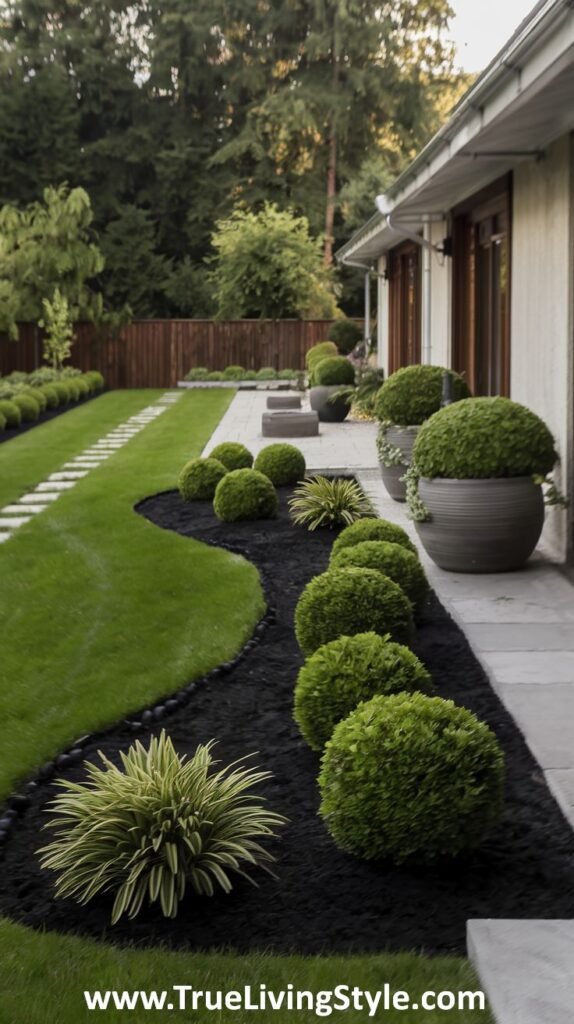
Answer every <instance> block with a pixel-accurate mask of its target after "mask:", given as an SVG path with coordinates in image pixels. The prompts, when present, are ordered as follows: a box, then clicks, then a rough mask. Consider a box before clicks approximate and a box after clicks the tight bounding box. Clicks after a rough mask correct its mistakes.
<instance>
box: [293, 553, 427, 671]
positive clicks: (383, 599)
mask: <svg viewBox="0 0 574 1024" xmlns="http://www.w3.org/2000/svg"><path fill="white" fill-rule="evenodd" d="M371 631H372V632H374V633H378V634H379V635H380V636H387V634H388V635H390V637H391V639H392V640H395V641H396V642H397V643H405V644H408V643H409V642H410V640H411V638H412V636H413V632H414V626H413V616H412V608H411V603H410V601H409V599H408V598H407V596H406V594H405V593H404V591H403V590H402V588H401V587H399V585H398V583H394V582H393V580H390V579H389V578H388V577H387V576H383V574H382V573H380V572H377V570H376V569H329V571H328V572H324V573H321V575H320V576H315V577H314V578H313V579H312V580H311V581H310V582H309V583H308V584H307V586H306V587H305V589H304V590H303V593H302V594H301V597H300V598H299V601H298V602H297V607H296V609H295V633H296V636H297V642H298V644H299V647H300V648H301V650H302V651H303V653H304V654H305V655H306V656H309V655H310V654H312V653H313V651H316V650H317V648H318V647H322V645H323V644H327V643H329V641H330V640H336V639H337V637H339V636H354V634H355V633H365V632H371Z"/></svg>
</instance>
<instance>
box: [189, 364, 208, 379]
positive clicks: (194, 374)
mask: <svg viewBox="0 0 574 1024" xmlns="http://www.w3.org/2000/svg"><path fill="white" fill-rule="evenodd" d="M208 377H209V370H208V369H207V366H194V367H193V369H192V370H189V372H188V373H186V375H185V377H184V380H196V381H200V380H207V379H208Z"/></svg>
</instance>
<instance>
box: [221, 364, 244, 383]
mask: <svg viewBox="0 0 574 1024" xmlns="http://www.w3.org/2000/svg"><path fill="white" fill-rule="evenodd" d="M244 373H245V367H244V366H226V367H225V369H224V371H223V379H224V380H243V374H244Z"/></svg>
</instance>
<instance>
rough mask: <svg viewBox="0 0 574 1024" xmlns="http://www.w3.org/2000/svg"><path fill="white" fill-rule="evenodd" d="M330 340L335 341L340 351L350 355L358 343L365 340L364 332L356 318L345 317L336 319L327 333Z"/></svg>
mask: <svg viewBox="0 0 574 1024" xmlns="http://www.w3.org/2000/svg"><path fill="white" fill-rule="evenodd" d="M327 337H328V339H329V341H333V342H334V343H335V345H336V346H337V348H338V349H339V352H342V353H343V355H349V353H350V352H352V351H353V349H354V348H355V346H356V345H358V344H359V342H360V341H362V340H363V332H362V330H361V328H360V327H359V325H358V324H357V323H355V321H354V320H348V319H346V318H343V319H341V320H335V322H334V323H332V324H331V326H330V328H329V332H328V334H327Z"/></svg>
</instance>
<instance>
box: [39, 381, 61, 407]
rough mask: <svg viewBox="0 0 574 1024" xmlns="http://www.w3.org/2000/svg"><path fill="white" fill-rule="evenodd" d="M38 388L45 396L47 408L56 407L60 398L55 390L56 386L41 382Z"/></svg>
mask: <svg viewBox="0 0 574 1024" xmlns="http://www.w3.org/2000/svg"><path fill="white" fill-rule="evenodd" d="M38 390H39V391H41V392H42V394H43V395H45V396H46V402H47V404H48V409H57V408H58V406H59V404H60V399H59V397H58V392H57V391H56V388H55V387H54V385H53V384H42V385H41V387H40V388H39V389H38Z"/></svg>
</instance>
